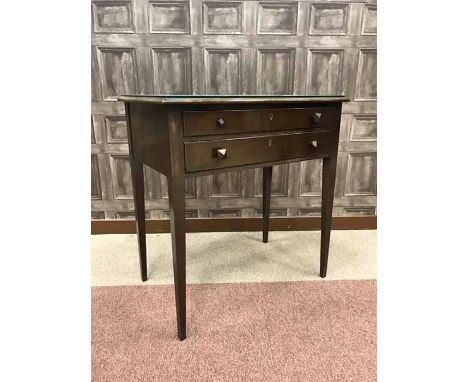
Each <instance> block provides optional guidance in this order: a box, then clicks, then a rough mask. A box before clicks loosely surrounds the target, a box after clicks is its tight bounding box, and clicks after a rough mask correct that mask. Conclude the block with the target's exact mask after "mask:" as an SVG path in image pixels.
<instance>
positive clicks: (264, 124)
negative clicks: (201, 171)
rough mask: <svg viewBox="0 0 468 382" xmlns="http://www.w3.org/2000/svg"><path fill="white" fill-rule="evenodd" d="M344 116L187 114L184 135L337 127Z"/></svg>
mask: <svg viewBox="0 0 468 382" xmlns="http://www.w3.org/2000/svg"><path fill="white" fill-rule="evenodd" d="M340 117H341V114H340V110H339V108H336V107H311V108H297V109H292V108H290V109H257V110H209V111H185V112H184V135H185V136H189V137H190V136H197V135H211V134H230V133H244V132H255V131H271V130H287V129H305V128H314V127H323V126H327V127H333V126H337V125H338V124H339V122H340Z"/></svg>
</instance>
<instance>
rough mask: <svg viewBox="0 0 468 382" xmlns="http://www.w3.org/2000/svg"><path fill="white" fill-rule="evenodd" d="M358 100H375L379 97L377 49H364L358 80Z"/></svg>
mask: <svg viewBox="0 0 468 382" xmlns="http://www.w3.org/2000/svg"><path fill="white" fill-rule="evenodd" d="M355 98H356V100H374V99H376V98H377V51H376V50H375V49H362V50H361V51H360V53H359V64H358V73H357V81H356V97H355Z"/></svg>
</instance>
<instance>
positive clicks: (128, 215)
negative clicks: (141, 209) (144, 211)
mask: <svg viewBox="0 0 468 382" xmlns="http://www.w3.org/2000/svg"><path fill="white" fill-rule="evenodd" d="M115 218H116V219H121V220H133V219H135V211H118V212H116V213H115Z"/></svg>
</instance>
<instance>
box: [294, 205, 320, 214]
mask: <svg viewBox="0 0 468 382" xmlns="http://www.w3.org/2000/svg"><path fill="white" fill-rule="evenodd" d="M297 215H298V216H321V215H322V209H321V208H320V207H313V208H298V209H297Z"/></svg>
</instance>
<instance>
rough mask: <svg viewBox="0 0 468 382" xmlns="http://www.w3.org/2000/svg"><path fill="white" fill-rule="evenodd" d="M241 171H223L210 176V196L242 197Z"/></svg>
mask: <svg viewBox="0 0 468 382" xmlns="http://www.w3.org/2000/svg"><path fill="white" fill-rule="evenodd" d="M241 187H242V184H241V172H240V171H234V172H223V173H220V174H216V175H211V176H210V177H209V178H208V196H209V197H210V198H211V197H241V196H242V191H241Z"/></svg>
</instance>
